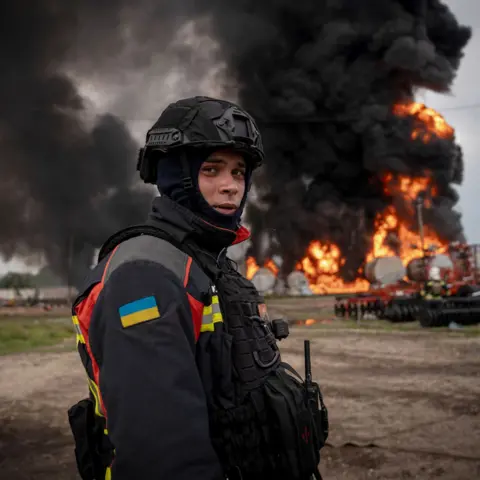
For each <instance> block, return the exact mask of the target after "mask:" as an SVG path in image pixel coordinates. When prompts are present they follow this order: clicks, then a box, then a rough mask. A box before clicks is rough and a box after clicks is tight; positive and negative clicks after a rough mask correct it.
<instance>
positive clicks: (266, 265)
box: [244, 102, 480, 327]
mask: <svg viewBox="0 0 480 480" xmlns="http://www.w3.org/2000/svg"><path fill="white" fill-rule="evenodd" d="M392 113H393V115H395V116H397V117H400V118H405V119H406V120H408V122H409V124H410V125H411V134H410V138H409V140H407V141H409V142H411V145H412V146H415V145H418V144H419V143H421V144H429V143H431V142H442V143H447V144H448V143H450V145H451V146H452V147H453V146H454V139H455V131H454V128H453V127H452V126H451V125H449V124H448V123H447V122H446V121H445V119H444V117H443V116H442V115H441V114H440V113H438V112H436V111H435V110H433V109H431V108H428V107H426V106H425V105H424V104H421V103H416V102H410V103H402V104H395V105H393V107H392ZM451 152H452V155H454V156H458V155H460V149H458V148H451ZM380 181H381V184H382V189H383V192H384V195H385V197H386V198H389V199H390V204H389V205H387V206H386V207H385V208H384V209H383V211H380V212H378V213H377V214H376V216H375V220H374V230H373V232H372V234H371V236H370V250H369V251H368V253H367V254H366V255H365V258H364V261H363V262H361V264H360V265H359V266H358V268H357V270H356V272H355V274H354V275H353V278H352V276H351V275H350V279H349V280H346V279H345V278H346V275H345V274H344V270H343V267H344V266H345V265H346V262H347V258H346V256H347V255H348V253H346V252H344V251H343V250H342V249H341V248H340V247H339V246H338V245H336V244H335V243H333V242H322V241H320V240H312V241H311V242H310V244H309V245H308V248H307V249H306V252H305V255H304V256H303V257H302V258H300V259H298V261H297V262H296V264H295V267H294V269H293V270H292V271H291V272H289V273H286V272H285V271H283V272H282V263H283V262H282V257H281V256H279V255H277V256H272V257H268V258H266V259H265V261H264V262H263V264H262V265H261V266H260V265H259V264H258V263H257V261H256V259H255V258H254V257H253V256H246V257H245V259H244V261H245V266H244V268H245V274H246V276H247V277H248V278H250V279H252V281H253V283H254V284H255V285H256V286H257V288H258V289H259V290H261V291H262V292H263V293H264V294H267V295H269V294H280V295H282V294H290V295H298V296H302V295H315V294H317V295H337V298H336V303H335V313H336V315H337V316H338V317H344V318H345V317H346V318H355V319H358V318H363V317H366V316H370V317H372V316H374V317H376V318H381V319H386V320H390V321H392V322H408V321H415V320H419V321H420V323H421V325H422V326H424V327H435V326H447V325H449V324H450V323H451V322H456V323H457V324H462V325H472V324H478V323H480V245H472V244H468V243H466V242H465V239H464V238H463V235H462V234H458V236H457V237H455V238H454V239H452V238H450V239H449V238H448V236H445V235H442V232H441V230H440V231H438V230H437V229H435V226H434V224H432V222H428V223H426V222H425V219H428V218H431V213H432V208H433V206H434V205H435V204H436V203H437V200H438V197H439V195H440V190H439V186H438V184H437V183H436V181H435V178H434V176H433V175H432V173H431V172H429V171H428V170H425V171H424V172H423V173H422V174H421V175H419V174H417V175H411V176H409V175H404V174H399V175H395V174H393V173H392V172H385V173H384V174H383V175H382V177H381V179H380ZM362 220H363V222H364V219H362ZM363 222H362V224H361V228H362V229H363V231H361V232H359V234H360V235H365V234H366V232H365V224H364V223H363ZM354 242H355V237H354V238H352V245H351V246H352V247H353V248H354V246H355V243H354Z"/></svg>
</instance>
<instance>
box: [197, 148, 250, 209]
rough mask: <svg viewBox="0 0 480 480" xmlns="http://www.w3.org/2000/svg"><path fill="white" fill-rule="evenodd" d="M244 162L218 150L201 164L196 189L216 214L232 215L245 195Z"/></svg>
mask: <svg viewBox="0 0 480 480" xmlns="http://www.w3.org/2000/svg"><path fill="white" fill-rule="evenodd" d="M245 170H246V165H245V160H244V158H243V156H242V155H241V154H240V153H238V152H234V151H230V150H218V151H216V152H214V153H212V154H211V155H210V156H209V157H208V158H207V159H206V160H205V162H203V164H202V166H201V167H200V171H199V173H198V188H199V190H200V193H201V194H202V195H203V198H204V199H205V201H206V202H207V203H208V204H209V205H210V206H211V207H212V208H214V209H215V210H216V211H217V212H219V213H223V214H224V215H233V214H234V213H235V212H236V210H237V209H238V208H239V206H240V203H241V202H242V199H243V195H244V193H245Z"/></svg>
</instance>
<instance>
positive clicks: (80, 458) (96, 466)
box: [68, 398, 113, 480]
mask: <svg viewBox="0 0 480 480" xmlns="http://www.w3.org/2000/svg"><path fill="white" fill-rule="evenodd" d="M68 421H69V423H70V428H71V430H72V433H73V437H74V439H75V459H76V461H77V468H78V472H79V473H80V476H81V477H82V479H83V480H104V478H105V472H106V469H107V467H108V465H110V463H111V460H112V458H113V449H110V448H108V446H107V445H106V440H107V437H106V436H105V435H104V433H103V428H102V427H101V425H100V422H99V421H98V420H97V418H96V415H95V406H94V403H93V402H92V400H90V399H89V398H85V399H83V400H80V401H79V402H78V403H76V404H75V405H73V407H71V408H70V409H69V410H68Z"/></svg>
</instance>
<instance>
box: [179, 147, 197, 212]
mask: <svg viewBox="0 0 480 480" xmlns="http://www.w3.org/2000/svg"><path fill="white" fill-rule="evenodd" d="M180 165H181V167H182V185H183V190H184V191H185V194H186V197H187V201H188V203H189V204H190V203H191V202H190V199H191V195H192V194H193V191H194V185H193V180H192V173H191V170H190V164H189V162H188V158H187V154H186V152H185V151H184V150H183V151H182V152H181V153H180ZM190 207H191V205H190Z"/></svg>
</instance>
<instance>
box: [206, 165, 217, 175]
mask: <svg viewBox="0 0 480 480" xmlns="http://www.w3.org/2000/svg"><path fill="white" fill-rule="evenodd" d="M217 171H218V169H217V167H214V166H212V165H209V166H206V167H202V173H205V174H207V175H215V173H217Z"/></svg>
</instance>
